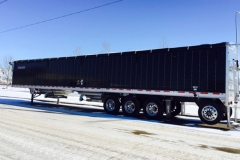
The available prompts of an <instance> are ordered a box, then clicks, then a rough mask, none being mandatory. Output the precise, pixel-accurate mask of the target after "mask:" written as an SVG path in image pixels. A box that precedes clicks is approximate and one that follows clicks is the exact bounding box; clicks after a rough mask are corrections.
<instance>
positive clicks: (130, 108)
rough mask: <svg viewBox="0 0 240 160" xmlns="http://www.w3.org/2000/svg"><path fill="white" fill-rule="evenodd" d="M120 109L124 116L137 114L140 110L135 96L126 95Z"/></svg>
mask: <svg viewBox="0 0 240 160" xmlns="http://www.w3.org/2000/svg"><path fill="white" fill-rule="evenodd" d="M122 111H123V114H124V115H126V116H132V117H134V116H137V115H138V114H139V111H140V104H139V101H138V100H137V98H134V97H126V98H125V99H124V100H123V103H122Z"/></svg>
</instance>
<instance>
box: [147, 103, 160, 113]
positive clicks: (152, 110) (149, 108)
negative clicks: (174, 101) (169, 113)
mask: <svg viewBox="0 0 240 160" xmlns="http://www.w3.org/2000/svg"><path fill="white" fill-rule="evenodd" d="M146 111H147V113H148V115H150V116H155V115H157V114H158V106H157V105H156V104H155V103H153V102H152V103H149V104H148V105H147V106H146Z"/></svg>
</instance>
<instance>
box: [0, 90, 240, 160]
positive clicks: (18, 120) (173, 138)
mask: <svg viewBox="0 0 240 160" xmlns="http://www.w3.org/2000/svg"><path fill="white" fill-rule="evenodd" d="M0 87H1V88H0V159H1V160H5V159H6V160H10V159H24V160H25V159H34V160H35V159H62V160H65V159H83V160H84V159H218V160H219V159H240V128H239V127H238V126H237V124H236V123H234V122H233V121H231V124H232V126H231V129H230V130H227V129H226V122H221V124H218V125H216V126H215V127H214V126H211V127H210V128H209V126H205V125H204V124H202V123H201V121H200V120H199V118H198V117H196V116H197V109H198V108H197V107H196V106H195V105H194V104H193V103H187V104H186V114H187V115H188V116H177V117H176V118H175V119H171V120H168V119H163V120H162V121H155V120H147V119H146V118H144V117H143V116H140V117H139V118H130V117H125V116H123V115H122V114H119V115H108V114H106V113H104V111H103V108H102V107H100V106H102V104H101V103H90V102H81V103H80V102H79V95H78V94H76V93H73V94H71V95H70V96H69V97H68V98H67V99H61V101H60V102H61V103H60V104H59V105H57V104H56V99H45V98H44V97H43V95H42V96H40V97H38V98H36V100H35V103H34V106H31V105H30V93H29V89H22V88H11V87H9V88H8V89H3V88H4V87H5V86H0ZM239 110H240V109H239ZM238 112H239V111H238ZM238 115H240V113H238Z"/></svg>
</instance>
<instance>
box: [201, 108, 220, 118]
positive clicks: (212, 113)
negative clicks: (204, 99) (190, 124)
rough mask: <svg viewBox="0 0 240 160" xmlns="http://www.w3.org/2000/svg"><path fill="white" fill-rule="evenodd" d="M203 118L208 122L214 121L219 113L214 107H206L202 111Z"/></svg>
mask: <svg viewBox="0 0 240 160" xmlns="http://www.w3.org/2000/svg"><path fill="white" fill-rule="evenodd" d="M202 117H203V118H204V119H205V120H207V121H214V120H215V119H216V118H217V117H218V112H217V110H216V108H215V107H213V106H209V105H208V106H205V107H203V109H202Z"/></svg>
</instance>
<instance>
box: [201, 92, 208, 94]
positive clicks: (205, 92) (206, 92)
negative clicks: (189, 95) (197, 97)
mask: <svg viewBox="0 0 240 160" xmlns="http://www.w3.org/2000/svg"><path fill="white" fill-rule="evenodd" d="M200 93H201V94H208V92H200Z"/></svg>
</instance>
